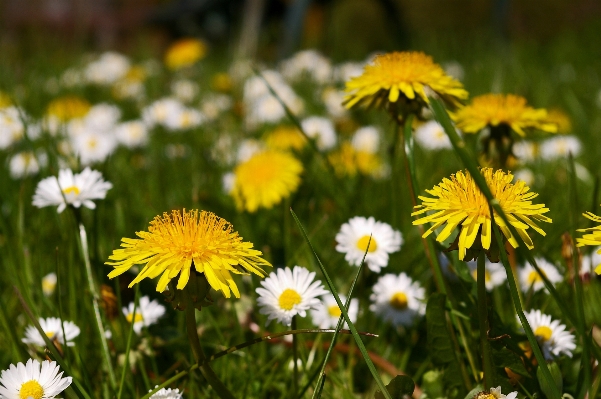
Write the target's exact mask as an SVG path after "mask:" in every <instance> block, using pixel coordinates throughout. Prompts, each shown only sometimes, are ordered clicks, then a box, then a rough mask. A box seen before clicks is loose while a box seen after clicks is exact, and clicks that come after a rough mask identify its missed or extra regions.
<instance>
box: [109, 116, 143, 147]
mask: <svg viewBox="0 0 601 399" xmlns="http://www.w3.org/2000/svg"><path fill="white" fill-rule="evenodd" d="M115 138H116V139H117V141H118V142H119V143H120V144H123V145H124V146H125V147H127V148H139V147H144V146H145V145H146V144H147V143H148V129H147V128H146V125H145V124H144V122H142V121H139V120H136V121H129V122H124V123H121V124H119V125H117V126H115Z"/></svg>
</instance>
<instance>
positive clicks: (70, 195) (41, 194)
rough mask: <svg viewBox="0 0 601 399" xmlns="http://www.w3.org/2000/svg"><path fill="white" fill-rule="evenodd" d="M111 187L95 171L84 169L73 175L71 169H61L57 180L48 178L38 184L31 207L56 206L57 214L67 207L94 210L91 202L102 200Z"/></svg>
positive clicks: (51, 177) (93, 204) (52, 177)
mask: <svg viewBox="0 0 601 399" xmlns="http://www.w3.org/2000/svg"><path fill="white" fill-rule="evenodd" d="M112 187H113V185H112V184H111V183H109V182H107V181H104V180H103V179H102V174H101V173H100V172H98V171H96V170H92V169H90V168H85V169H84V170H83V171H82V172H81V173H76V174H73V172H72V171H71V169H61V170H60V171H59V172H58V179H57V178H56V177H55V176H50V177H47V178H45V179H43V180H42V181H40V182H39V183H38V186H37V187H36V189H35V194H34V195H33V205H35V206H37V207H38V208H43V207H45V206H53V205H58V208H57V212H58V213H61V212H62V211H64V210H65V208H66V207H67V205H71V206H73V207H75V208H79V207H80V206H82V205H83V206H85V207H86V208H89V209H94V208H96V204H95V203H94V202H92V200H95V199H104V197H106V192H107V191H108V190H110V189H111V188H112Z"/></svg>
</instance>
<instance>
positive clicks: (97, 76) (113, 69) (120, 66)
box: [84, 51, 131, 85]
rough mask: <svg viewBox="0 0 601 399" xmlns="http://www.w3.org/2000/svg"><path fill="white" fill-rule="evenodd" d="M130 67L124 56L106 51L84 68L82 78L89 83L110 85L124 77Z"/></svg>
mask: <svg viewBox="0 0 601 399" xmlns="http://www.w3.org/2000/svg"><path fill="white" fill-rule="evenodd" d="M130 67H131V63H130V61H129V59H128V58H127V57H126V56H124V55H122V54H119V53H116V52H112V51H107V52H106V53H103V54H102V55H101V56H100V57H98V59H96V60H95V61H92V62H90V63H89V64H88V65H87V66H86V68H85V70H84V76H85V78H86V80H87V81H88V82H89V83H94V84H98V85H110V84H112V83H115V82H116V81H118V80H120V79H122V78H123V77H125V75H126V74H127V72H128V71H129V69H130Z"/></svg>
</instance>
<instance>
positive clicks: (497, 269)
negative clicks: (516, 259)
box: [467, 259, 507, 291]
mask: <svg viewBox="0 0 601 399" xmlns="http://www.w3.org/2000/svg"><path fill="white" fill-rule="evenodd" d="M467 265H468V267H469V268H470V271H471V273H472V276H473V277H474V280H476V281H478V270H477V268H478V267H477V266H478V264H477V262H475V261H472V262H467ZM506 281H507V274H506V273H505V268H504V267H503V265H502V264H500V263H492V262H490V261H489V260H488V259H487V260H486V264H485V272H484V282H485V285H486V290H487V291H492V290H493V289H494V288H495V287H498V286H501V285H503V284H504V283H505V282H506Z"/></svg>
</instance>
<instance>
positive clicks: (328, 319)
mask: <svg viewBox="0 0 601 399" xmlns="http://www.w3.org/2000/svg"><path fill="white" fill-rule="evenodd" d="M338 296H339V297H340V302H342V303H343V304H344V303H346V296H344V295H341V294H339V295H338ZM358 312H359V300H358V299H357V298H353V299H351V302H350V304H349V308H348V310H347V313H348V316H349V319H351V322H353V323H354V322H355V321H357V314H358ZM340 315H342V312H341V311H340V307H339V306H338V304H337V303H336V298H334V295H331V294H330V295H326V296H324V297H322V300H321V302H320V303H319V305H317V307H316V308H315V310H312V311H311V317H312V318H313V324H315V325H316V326H317V327H319V328H334V327H336V325H337V324H338V319H339V318H340ZM343 326H345V327H346V322H345V323H344V324H343Z"/></svg>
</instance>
